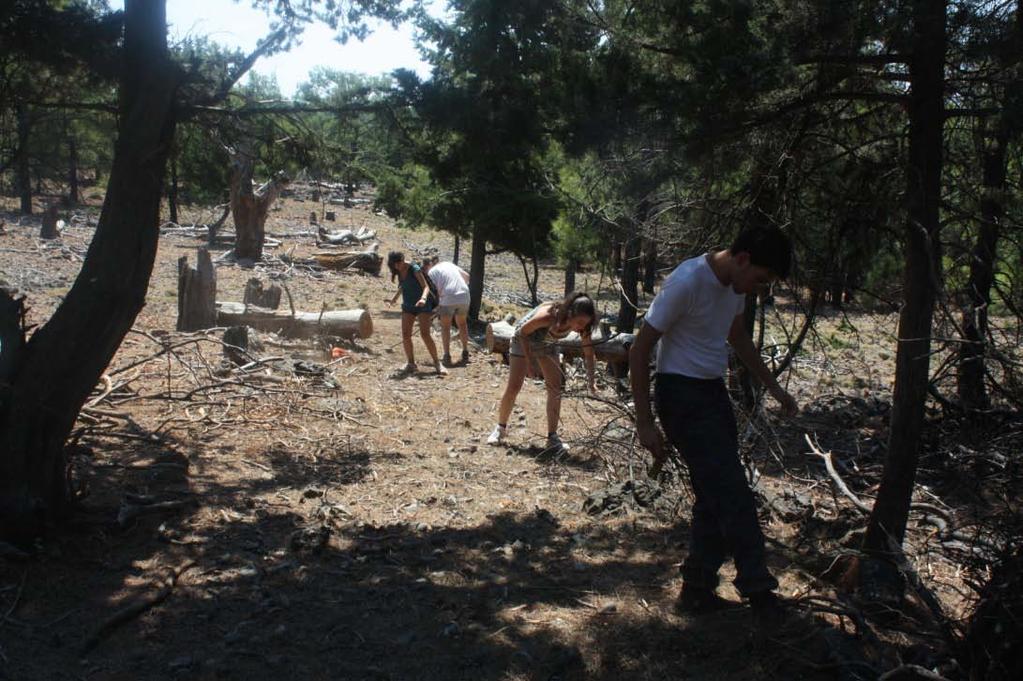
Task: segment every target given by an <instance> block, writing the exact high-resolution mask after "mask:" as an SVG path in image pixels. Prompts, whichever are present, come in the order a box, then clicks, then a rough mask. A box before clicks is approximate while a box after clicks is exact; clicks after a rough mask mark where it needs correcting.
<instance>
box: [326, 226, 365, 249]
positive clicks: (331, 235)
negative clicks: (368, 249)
mask: <svg viewBox="0 0 1023 681" xmlns="http://www.w3.org/2000/svg"><path fill="white" fill-rule="evenodd" d="M318 236H319V243H321V244H333V245H339V244H340V245H354V244H361V243H365V242H367V241H371V240H373V239H375V238H376V237H377V233H376V231H374V230H371V229H367V228H366V227H365V226H363V227H360V228H359V230H358V231H352V230H350V229H342V230H341V231H339V232H328V231H327V230H325V229H323V228H322V227H321V228H320V231H319V235H318Z"/></svg>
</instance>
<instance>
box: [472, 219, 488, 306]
mask: <svg viewBox="0 0 1023 681" xmlns="http://www.w3.org/2000/svg"><path fill="white" fill-rule="evenodd" d="M486 265H487V240H486V237H484V236H483V230H482V229H480V228H479V227H475V226H474V227H473V228H472V256H471V259H470V261H469V319H470V320H471V321H474V322H478V321H479V319H480V306H481V305H482V304H483V270H484V268H485V267H486Z"/></svg>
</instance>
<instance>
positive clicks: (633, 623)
mask: <svg viewBox="0 0 1023 681" xmlns="http://www.w3.org/2000/svg"><path fill="white" fill-rule="evenodd" d="M111 449H112V448H111ZM95 458H96V461H95V463H97V464H103V465H98V466H95V468H94V471H93V480H92V484H93V486H94V487H95V488H96V489H97V496H98V497H99V499H98V500H97V501H96V506H95V507H94V514H93V515H94V516H98V520H96V521H95V522H91V523H87V524H84V525H80V526H78V527H77V528H76V530H75V531H74V532H72V533H68V534H64V535H61V536H57V537H54V538H52V539H51V540H50V541H49V542H48V546H49V550H46V549H44V550H43V551H42V552H41V553H40V554H39V556H38V557H37V558H36V559H35V561H34V563H33V564H31V565H30V566H25V568H24V569H23V570H18V569H17V567H14V568H11V567H9V566H7V565H5V566H4V569H3V572H2V573H0V574H2V577H3V582H2V583H3V584H4V585H6V584H8V583H17V581H18V579H20V580H21V585H22V586H21V590H20V592H19V593H20V599H21V602H20V603H18V604H15V605H16V606H17V607H16V608H13V609H12V612H11V613H10V617H9V618H7V619H8V622H6V624H8V627H9V628H8V630H7V632H6V634H7V635H6V636H5V638H4V641H3V644H4V655H5V658H6V659H7V660H8V664H6V665H5V667H3V668H2V670H3V672H2V673H3V674H7V675H8V678H51V677H52V678H61V677H60V674H61V670H77V673H81V674H84V675H85V676H87V677H89V678H106V679H128V678H130V679H168V678H195V679H231V678H237V679H253V680H259V679H278V678H302V679H394V680H399V679H470V678H471V679H474V680H476V681H479V680H483V681H488V680H494V681H497V680H499V679H545V680H550V679H565V680H570V679H597V680H606V681H611V680H612V679H615V680H617V679H628V678H637V679H638V678H650V675H651V673H653V674H654V675H655V676H659V677H663V678H680V677H683V676H686V677H689V678H697V679H699V678H706V679H711V678H713V679H745V678H750V675H751V673H753V672H754V671H755V672H756V674H755V675H756V676H758V677H759V678H792V677H791V675H790V674H789V673H788V672H787V671H786V670H783V671H781V672H778V670H769V672H770V673H766V674H765V673H763V669H762V668H760V667H758V666H757V665H758V664H760V663H758V661H757V660H759V659H760V657H758V655H759V653H757V651H755V650H754V649H753V648H752V647H751V644H750V643H749V640H750V639H749V633H748V632H749V622H748V613H745V611H741V612H740V614H738V615H736V616H729V617H719V618H711V619H703V620H693V619H686V618H680V617H677V616H676V615H674V614H673V612H672V609H671V608H672V602H673V599H674V596H675V594H676V593H677V581H678V578H677V565H676V564H675V561H677V559H678V558H679V551H678V549H677V548H675V547H676V546H677V545H678V544H679V542H680V540H681V537H682V534H684V531H685V527H684V524H680V525H679V526H678V527H676V528H675V529H674V530H672V531H670V532H667V533H665V532H662V531H654V530H650V529H645V528H643V527H636V526H635V525H633V527H632V529H631V530H628V529H627V528H626V526H625V525H617V526H616V525H613V524H610V523H607V524H605V523H592V524H589V523H584V524H582V525H580V526H568V525H567V524H564V523H562V522H560V521H559V519H558V518H557V517H555V516H552V515H551V514H550V513H549V512H547V513H546V514H544V513H540V512H535V513H521V514H516V513H509V512H501V513H494V514H492V515H489V516H488V518H487V520H486V521H484V522H479V523H475V524H469V525H465V524H458V521H456V520H452V521H450V522H447V521H445V522H442V523H439V522H436V521H434V524H433V525H431V524H429V523H425V522H416V521H415V519H414V518H410V519H408V520H405V521H401V520H395V521H393V522H388V523H385V524H381V525H373V524H370V523H367V522H366V521H365V520H364V519H363V518H360V515H359V513H358V511H357V510H356V509H355V508H354V506H353V505H352V504H353V503H355V502H354V501H353V500H355V499H360V500H361V501H360V503H363V504H365V503H372V496H373V493H374V492H373V491H374V487H373V486H372V485H371V484H367V483H368V482H369V481H370V480H371V478H372V476H373V468H374V466H375V465H376V464H378V463H389V464H394V463H399V462H400V458H401V457H400V455H397V454H393V453H385V452H377V451H372V450H365V449H360V448H358V447H354V446H339V447H337V448H335V449H334V450H333V451H331V452H321V453H320V454H319V455H317V456H308V455H297V454H293V453H292V452H290V451H289V450H287V449H286V448H283V447H281V448H272V449H269V450H267V451H266V452H265V453H264V455H263V456H260V457H259V459H258V460H256V459H253V460H251V461H248V462H246V461H245V460H240V459H238V458H237V457H231V458H232V460H233V463H231V464H230V465H236V466H238V467H239V476H238V479H234V480H230V481H228V482H224V481H223V479H224V478H225V477H230V476H224V475H222V474H220V473H222V471H216V472H217V473H218V474H216V475H215V474H214V470H213V467H216V466H218V465H219V466H227V465H229V464H228V461H225V460H218V458H217V453H216V452H211V451H205V450H203V449H200V448H197V445H196V443H192V442H185V441H181V440H174V439H172V438H166V439H165V441H164V442H163V443H161V444H156V443H152V444H146V445H144V446H142V447H136V446H129V447H124V448H122V449H120V450H119V451H117V452H116V453H115V452H112V451H106V452H104V453H102V454H96V455H95ZM221 458H222V459H227V458H228V457H226V456H223V455H221ZM161 463H167V464H176V465H177V467H174V466H165V467H160V466H154V464H161ZM251 464H257V465H255V466H253V465H251ZM243 470H245V471H246V472H247V473H248V475H245V476H243V475H241V471H243ZM125 491H133V492H137V493H147V494H150V495H153V496H156V497H166V496H172V495H185V494H188V493H193V494H194V495H195V497H196V501H197V504H196V505H195V506H190V507H187V508H185V509H181V510H179V511H178V512H175V513H170V514H163V515H157V516H142V517H140V518H138V519H137V520H136V521H134V522H132V523H129V524H128V525H127V526H126V527H120V526H119V525H118V524H117V522H116V519H115V514H114V513H113V511H114V510H115V509H114V507H112V506H109V504H110V502H111V501H112V500H114V499H116V498H118V497H119V496H120V494H121V493H122V492H125ZM104 500H105V501H104ZM104 503H106V504H108V505H107V506H104V505H103V504H104ZM433 503H436V504H444V503H446V502H444V501H441V500H435V501H434V502H433ZM104 509H105V511H104ZM456 510H457V509H456V508H455V507H452V508H451V512H452V513H451V518H455V517H456V515H455V511H456ZM104 512H105V518H106V519H105V522H104V521H103V517H104ZM94 520H95V519H94ZM182 566H190V567H188V568H187V569H185V570H184V571H183V572H182V573H181V576H180V577H179V578H178V579H177V582H176V583H175V584H174V585H173V586H169V584H170V582H168V581H167V579H168V570H169V569H170V568H174V567H177V568H181V567H182ZM163 590H165V591H166V593H165V594H164V596H165V600H162V601H159V602H152V603H151V604H150V607H148V608H145V609H143V610H141V611H139V612H137V613H135V614H133V615H131V616H128V617H124V620H123V622H121V623H119V624H118V625H117V626H112V627H110V628H109V630H106V629H104V628H103V627H104V623H110V622H112V621H114V618H116V617H118V613H122V614H123V613H124V612H125V608H130V607H131V606H132V605H133V604H138V603H140V602H142V599H145V598H152V597H153V595H154V594H159V593H162V591H163ZM44 592H45V597H44V596H43V594H44ZM100 631H102V632H103V635H102V636H100V637H98V638H97V639H96V641H95V643H96V645H95V647H93V648H92V649H91V650H89V651H88V652H87V653H86V654H85V655H84V658H83V645H84V643H85V642H86V641H87V640H89V639H90V637H92V636H93V635H95V634H96V633H97V632H100ZM758 670H759V671H758ZM72 677H73V676H72ZM0 678H3V676H2V675H0ZM803 678H833V676H829V675H818V677H814V676H813V674H807V675H803Z"/></svg>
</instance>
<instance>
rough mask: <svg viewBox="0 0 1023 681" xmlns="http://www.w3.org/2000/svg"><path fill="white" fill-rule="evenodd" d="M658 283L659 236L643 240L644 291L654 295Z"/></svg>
mask: <svg viewBox="0 0 1023 681" xmlns="http://www.w3.org/2000/svg"><path fill="white" fill-rule="evenodd" d="M656 283H657V238H656V235H655V236H654V238H648V239H646V240H645V241H644V242H643V293H649V294H651V295H653V292H654V285H655V284H656Z"/></svg>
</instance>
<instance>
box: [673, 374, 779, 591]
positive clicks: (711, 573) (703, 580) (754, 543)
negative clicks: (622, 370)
mask: <svg viewBox="0 0 1023 681" xmlns="http://www.w3.org/2000/svg"><path fill="white" fill-rule="evenodd" d="M654 398H655V404H656V407H657V415H658V417H659V418H660V420H661V426H662V427H663V428H664V432H665V434H666V435H667V436H668V440H669V441H670V442H671V444H672V445H674V446H675V448H676V449H678V451H679V453H681V455H682V458H683V460H684V461H685V462H686V466H687V467H688V468H689V478H690V481H691V483H692V487H693V492H694V494H695V496H696V503H695V504H693V522H692V540H691V542H690V545H689V555H688V557H687V558H686V560H685V563H684V564H683V566H682V577H683V579H684V580H685V583H686V584H687V585H689V586H692V587H696V588H708V589H713V588H715V587H716V586H717V584H718V569H719V568H720V567H721V565H722V564H723V563H724V562H725V559H726V558H727V557H728V556H732V558H733V559H734V560H735V569H736V573H737V576H736V578H735V587H736V589H738V590H739V593H740V594H742V595H743V596H747V597H748V596H750V595H751V594H755V593H758V592H763V591H770V590H772V589H775V588H776V587H777V586H778V582H777V580H775V578H774V577H772V576H771V573H770V572H768V570H767V561H766V556H765V552H764V535H763V533H762V532H761V530H760V523H759V521H758V519H757V509H756V504H755V502H754V499H753V492H752V491H751V490H750V488H749V485H748V484H747V483H746V476H745V474H744V473H743V469H742V464H741V463H740V462H739V440H738V434H737V431H736V424H735V413H734V412H733V411H732V403H731V402H730V401H729V399H728V392H727V390H726V388H725V382H724V380H722V379H719V378H718V379H699V378H690V377H688V376H681V375H678V374H657V382H656V384H655V388H654Z"/></svg>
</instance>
